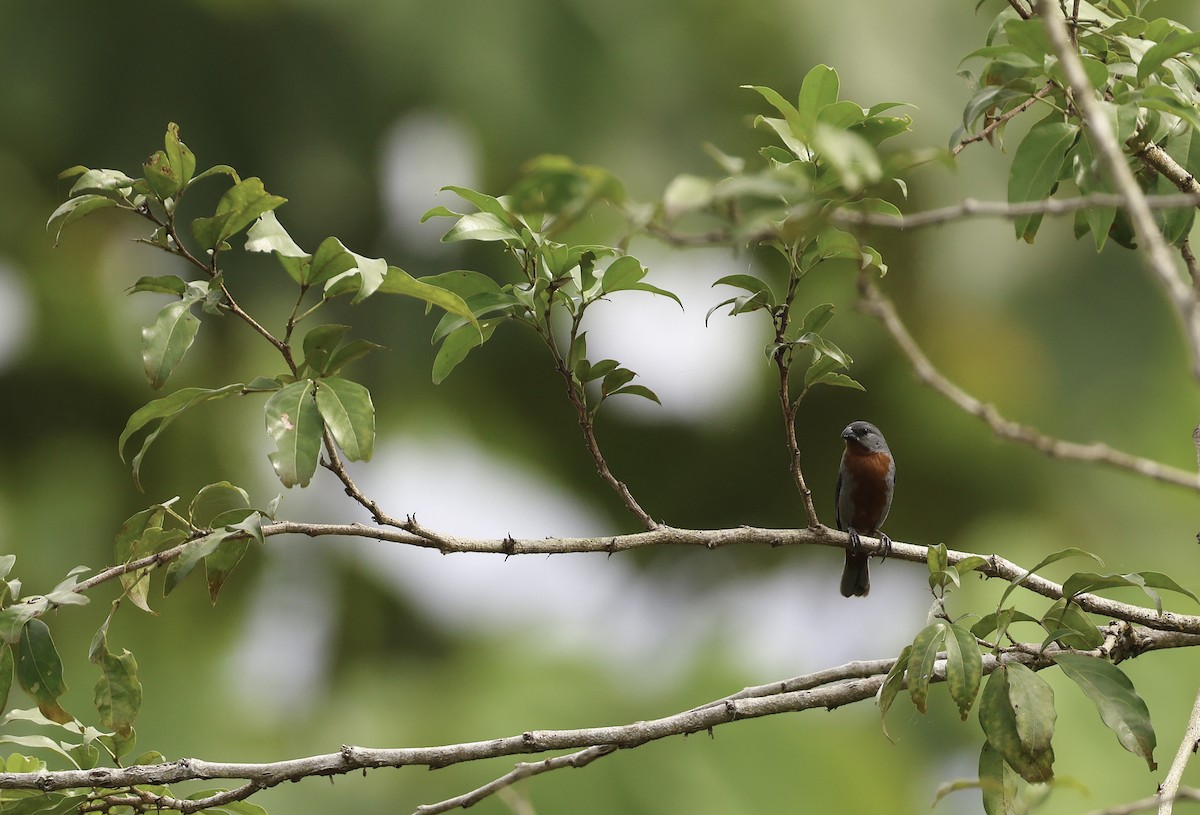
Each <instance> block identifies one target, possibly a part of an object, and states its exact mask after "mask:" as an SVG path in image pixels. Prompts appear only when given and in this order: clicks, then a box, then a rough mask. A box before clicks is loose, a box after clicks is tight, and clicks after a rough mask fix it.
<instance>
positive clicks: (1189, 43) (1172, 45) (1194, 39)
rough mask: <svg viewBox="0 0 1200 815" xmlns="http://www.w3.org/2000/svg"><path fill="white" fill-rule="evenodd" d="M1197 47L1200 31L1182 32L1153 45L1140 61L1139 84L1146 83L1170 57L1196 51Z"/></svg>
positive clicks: (1199, 43) (1199, 46) (1199, 40)
mask: <svg viewBox="0 0 1200 815" xmlns="http://www.w3.org/2000/svg"><path fill="white" fill-rule="evenodd" d="M1197 48H1200V32H1195V33H1192V34H1181V35H1179V36H1177V37H1171V38H1170V39H1168V40H1166V41H1165V42H1160V43H1158V44H1157V45H1153V46H1151V47H1150V49H1149V50H1147V51H1146V53H1145V54H1144V55H1143V56H1142V59H1141V61H1140V62H1139V63H1138V70H1137V81H1138V84H1139V85H1144V84H1146V80H1147V79H1149V78H1150V75H1151V74H1154V73H1157V72H1158V69H1159V68H1161V67H1162V66H1163V63H1164V62H1166V61H1167V60H1168V59H1171V58H1172V57H1175V56H1178V55H1179V54H1182V53H1183V52H1184V51H1194V50H1196V49H1197Z"/></svg>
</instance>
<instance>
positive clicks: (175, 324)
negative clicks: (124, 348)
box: [142, 297, 200, 390]
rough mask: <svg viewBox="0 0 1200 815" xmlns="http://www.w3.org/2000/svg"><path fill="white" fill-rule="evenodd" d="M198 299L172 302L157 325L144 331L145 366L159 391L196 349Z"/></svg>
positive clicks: (150, 380) (157, 320)
mask: <svg viewBox="0 0 1200 815" xmlns="http://www.w3.org/2000/svg"><path fill="white" fill-rule="evenodd" d="M194 303H195V300H194V299H192V298H190V297H185V298H183V299H181V300H176V301H175V302H173V303H169V304H168V305H167V306H166V307H164V308H163V309H162V310H161V311H160V312H159V313H158V317H157V318H155V320H154V324H153V325H149V326H147V327H146V328H144V329H142V364H143V367H144V368H145V370H146V379H147V380H148V381H149V383H150V387H152V388H154V389H155V390H158V389H159V388H161V387H162V386H163V385H165V384H166V383H167V379H168V378H169V377H170V376H171V373H172V372H173V371H174V370H175V368H176V366H177V365H179V363H180V362H181V361H182V360H183V356H184V354H186V353H187V351H188V349H189V348H191V347H192V341H193V340H195V339H196V332H197V331H198V330H199V329H200V319H199V318H198V317H196V315H195V314H192V305H193V304H194Z"/></svg>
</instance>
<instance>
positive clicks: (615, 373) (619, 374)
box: [600, 368, 637, 396]
mask: <svg viewBox="0 0 1200 815" xmlns="http://www.w3.org/2000/svg"><path fill="white" fill-rule="evenodd" d="M635 376H637V374H636V373H634V372H633V371H631V370H629V369H628V368H613V369H612V370H611V371H609V372H608V373H607V374H605V376H604V381H603V382H601V383H600V393H601V394H603V395H604V396H610V395H612V394H613V393H615V392H616V391H618V390H620V389H621V388H623V387H625V385H627V384H628V383H629V382H630V381H631V380H632V379H633V378H634V377H635Z"/></svg>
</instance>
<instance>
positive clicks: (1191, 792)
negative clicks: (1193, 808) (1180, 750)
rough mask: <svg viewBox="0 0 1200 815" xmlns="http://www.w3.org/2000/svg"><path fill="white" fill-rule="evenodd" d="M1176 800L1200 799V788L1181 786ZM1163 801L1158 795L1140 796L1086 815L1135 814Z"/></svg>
mask: <svg viewBox="0 0 1200 815" xmlns="http://www.w3.org/2000/svg"><path fill="white" fill-rule="evenodd" d="M1173 800H1175V801H1200V789H1195V788H1194V787H1181V788H1180V789H1179V790H1178V791H1177V792H1176V793H1175V797H1174V799H1173ZM1160 803H1161V799H1160V798H1159V797H1158V796H1157V795H1156V796H1154V797H1152V798H1139V799H1138V800H1136V801H1130V802H1129V803H1127V804H1120V805H1118V806H1115V807H1105V808H1104V809H1094V810H1092V811H1091V812H1088V813H1086V815H1134V813H1136V812H1147V811H1149V810H1151V809H1154V808H1155V807H1157V806H1158V805H1159V804H1160Z"/></svg>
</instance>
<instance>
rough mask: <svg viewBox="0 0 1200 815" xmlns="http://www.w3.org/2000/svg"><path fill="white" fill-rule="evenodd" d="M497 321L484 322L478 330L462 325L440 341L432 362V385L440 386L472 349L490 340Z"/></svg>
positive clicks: (498, 322)
mask: <svg viewBox="0 0 1200 815" xmlns="http://www.w3.org/2000/svg"><path fill="white" fill-rule="evenodd" d="M498 325H500V321H499V320H484V321H483V322H481V323H479V330H478V331H477V330H475V328H474V327H472V326H469V325H464V326H462V327H461V328H458V329H456V330H454V331H452V332H450V335H449V336H447V337H446V339H445V340H443V341H442V347H441V348H439V349H438V353H437V356H436V357H435V358H434V360H433V384H435V385H438V384H441V383H442V381H444V380H445V379H446V377H447V376H449V375H450V372H451V371H453V370H454V369H455V368H456V367H457V366H458V364H459V363H460V362H462V361H463V360H464V359H466V358H467V354H468V353H469V352H470V351H471V349H472V348H475V347H477V346H480V345H482V344H483V343H484V342H486V341H487V340H489V339H491V337H492V334H494V333H495V331H496V327H497V326H498Z"/></svg>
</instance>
